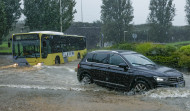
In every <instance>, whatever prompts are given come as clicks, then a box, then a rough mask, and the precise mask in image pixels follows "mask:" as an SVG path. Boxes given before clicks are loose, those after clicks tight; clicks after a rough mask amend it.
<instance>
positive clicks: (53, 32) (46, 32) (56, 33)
mask: <svg viewBox="0 0 190 111" xmlns="http://www.w3.org/2000/svg"><path fill="white" fill-rule="evenodd" d="M20 34H49V35H64V36H73V37H84V36H79V35H67V34H64V33H62V32H55V31H34V32H28V33H17V34H13V35H20ZM84 38H85V37H84Z"/></svg>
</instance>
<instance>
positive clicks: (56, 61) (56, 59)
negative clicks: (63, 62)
mask: <svg viewBox="0 0 190 111" xmlns="http://www.w3.org/2000/svg"><path fill="white" fill-rule="evenodd" d="M55 64H60V57H59V56H57V57H56V58H55Z"/></svg>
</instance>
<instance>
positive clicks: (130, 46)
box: [118, 43, 135, 50]
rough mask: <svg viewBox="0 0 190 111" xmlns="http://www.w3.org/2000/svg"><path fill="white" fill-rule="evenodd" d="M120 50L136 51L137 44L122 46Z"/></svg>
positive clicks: (119, 47)
mask: <svg viewBox="0 0 190 111" xmlns="http://www.w3.org/2000/svg"><path fill="white" fill-rule="evenodd" d="M118 49H120V50H134V49H135V44H127V43H126V44H121V45H119V46H118Z"/></svg>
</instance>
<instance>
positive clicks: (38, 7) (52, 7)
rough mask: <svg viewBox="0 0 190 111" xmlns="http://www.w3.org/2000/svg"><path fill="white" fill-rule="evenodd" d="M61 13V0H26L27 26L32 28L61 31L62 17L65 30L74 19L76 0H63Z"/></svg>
mask: <svg viewBox="0 0 190 111" xmlns="http://www.w3.org/2000/svg"><path fill="white" fill-rule="evenodd" d="M61 3H62V4H61V7H62V9H61V13H62V14H60V0H24V10H23V12H24V15H25V16H26V24H25V25H26V26H29V27H30V29H31V30H53V31H60V26H61V25H60V18H62V23H63V25H62V28H63V31H65V30H66V29H67V28H68V27H69V26H70V25H71V22H72V21H73V18H74V14H75V13H76V10H74V6H75V4H76V3H75V0H62V2H61Z"/></svg>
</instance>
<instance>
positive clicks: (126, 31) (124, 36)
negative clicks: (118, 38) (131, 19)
mask: <svg viewBox="0 0 190 111" xmlns="http://www.w3.org/2000/svg"><path fill="white" fill-rule="evenodd" d="M126 32H128V31H124V42H125V33H126Z"/></svg>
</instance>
